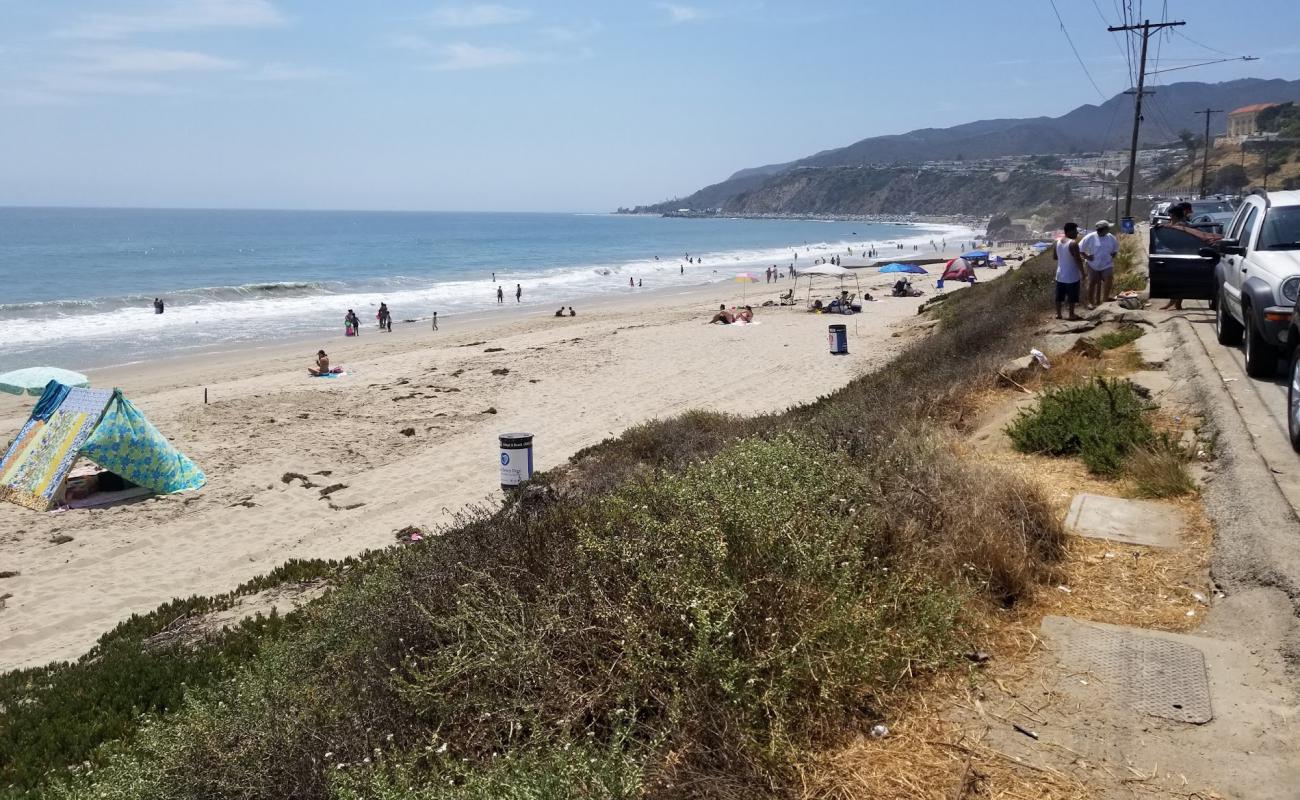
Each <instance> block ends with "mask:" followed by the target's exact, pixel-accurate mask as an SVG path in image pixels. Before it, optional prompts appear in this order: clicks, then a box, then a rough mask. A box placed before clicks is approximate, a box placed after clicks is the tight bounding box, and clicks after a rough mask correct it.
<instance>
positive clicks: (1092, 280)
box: [1079, 219, 1119, 309]
mask: <svg viewBox="0 0 1300 800" xmlns="http://www.w3.org/2000/svg"><path fill="white" fill-rule="evenodd" d="M1096 227H1097V229H1096V230H1095V231H1093V232H1092V233H1090V234H1088V235H1087V236H1085V237H1083V241H1082V242H1079V252H1081V253H1083V256H1084V258H1086V259H1087V261H1088V308H1090V309H1091V308H1096V307H1097V306H1099V305H1101V304H1102V302H1104V301H1106V300H1109V299H1110V293H1111V289H1112V288H1114V284H1115V254H1116V253H1118V252H1119V240H1118V239H1116V238H1115V234H1113V233H1111V232H1110V222H1108V221H1106V220H1104V219H1103V220H1098V221H1097V226H1096Z"/></svg>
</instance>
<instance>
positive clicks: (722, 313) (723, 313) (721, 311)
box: [709, 303, 736, 325]
mask: <svg viewBox="0 0 1300 800" xmlns="http://www.w3.org/2000/svg"><path fill="white" fill-rule="evenodd" d="M735 321H736V318H735V317H734V316H732V314H731V312H729V311H727V306H726V304H725V303H724V304H723V305H720V306H718V313H716V314H714V315H713V319H711V320H709V324H710V325H712V324H713V323H715V322H721V323H722V324H723V325H730V324H731V323H733V322H735Z"/></svg>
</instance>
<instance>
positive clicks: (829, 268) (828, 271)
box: [799, 264, 854, 278]
mask: <svg viewBox="0 0 1300 800" xmlns="http://www.w3.org/2000/svg"><path fill="white" fill-rule="evenodd" d="M799 274H800V275H830V276H832V277H836V278H845V277H848V276H849V275H852V274H854V273H853V270H851V269H848V268H846V267H837V266H835V265H834V264H818V265H816V266H814V267H808V268H807V269H801V270H799Z"/></svg>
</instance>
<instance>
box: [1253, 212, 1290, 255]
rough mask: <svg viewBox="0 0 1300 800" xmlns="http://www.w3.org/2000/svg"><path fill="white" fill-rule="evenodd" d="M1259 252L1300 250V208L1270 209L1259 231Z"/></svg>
mask: <svg viewBox="0 0 1300 800" xmlns="http://www.w3.org/2000/svg"><path fill="white" fill-rule="evenodd" d="M1256 247H1257V248H1258V249H1260V250H1300V206H1282V207H1280V208H1270V209H1269V210H1268V213H1267V214H1265V215H1264V227H1262V228H1260V231H1259V244H1258V245H1256Z"/></svg>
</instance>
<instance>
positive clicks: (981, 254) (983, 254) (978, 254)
mask: <svg viewBox="0 0 1300 800" xmlns="http://www.w3.org/2000/svg"><path fill="white" fill-rule="evenodd" d="M961 257H962V258H970V259H976V258H988V257H989V251H987V250H972V251H970V252H969V253H962V254H961Z"/></svg>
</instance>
